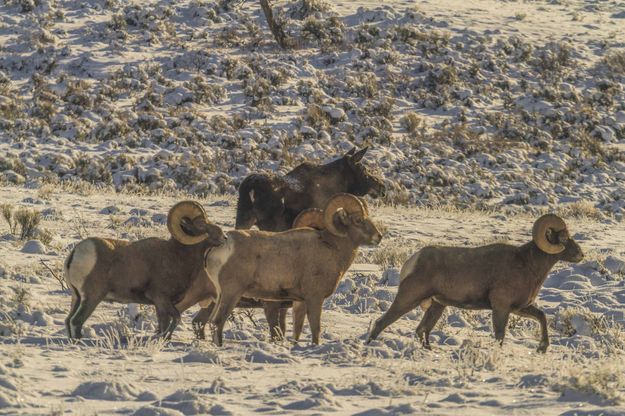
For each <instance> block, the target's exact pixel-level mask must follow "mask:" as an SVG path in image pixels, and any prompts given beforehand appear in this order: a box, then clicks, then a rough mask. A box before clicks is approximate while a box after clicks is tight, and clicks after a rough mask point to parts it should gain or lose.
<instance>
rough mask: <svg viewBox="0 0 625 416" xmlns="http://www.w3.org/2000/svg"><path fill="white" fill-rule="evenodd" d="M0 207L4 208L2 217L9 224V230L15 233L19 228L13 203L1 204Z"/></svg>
mask: <svg viewBox="0 0 625 416" xmlns="http://www.w3.org/2000/svg"><path fill="white" fill-rule="evenodd" d="M0 208H1V209H2V217H3V218H4V220H5V221H6V222H7V224H9V231H10V232H11V234H15V231H16V230H17V221H16V220H15V218H14V216H13V205H11V204H2V205H0Z"/></svg>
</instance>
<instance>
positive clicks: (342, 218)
mask: <svg viewBox="0 0 625 416" xmlns="http://www.w3.org/2000/svg"><path fill="white" fill-rule="evenodd" d="M334 219H335V222H338V223H339V224H341V225H345V226H347V225H349V214H348V213H347V211H345V210H344V209H339V210H338V211H337V212H336V214H335V215H334Z"/></svg>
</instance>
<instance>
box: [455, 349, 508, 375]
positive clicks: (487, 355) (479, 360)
mask: <svg viewBox="0 0 625 416" xmlns="http://www.w3.org/2000/svg"><path fill="white" fill-rule="evenodd" d="M490 344H491V345H490V346H489V345H483V344H482V342H481V341H471V340H465V341H464V342H463V343H462V345H461V346H460V347H459V348H458V349H457V350H456V351H455V352H454V353H453V355H452V361H453V363H454V364H455V368H456V371H457V372H458V375H459V376H460V377H473V375H474V374H475V372H476V371H482V370H486V371H493V370H495V369H497V367H498V366H499V365H500V364H501V362H502V361H503V354H502V352H501V348H499V346H498V345H496V343H495V342H491V343H490Z"/></svg>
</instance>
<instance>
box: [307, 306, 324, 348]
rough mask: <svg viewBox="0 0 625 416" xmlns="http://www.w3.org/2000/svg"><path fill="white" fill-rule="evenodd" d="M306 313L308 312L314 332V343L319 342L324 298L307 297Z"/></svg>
mask: <svg viewBox="0 0 625 416" xmlns="http://www.w3.org/2000/svg"><path fill="white" fill-rule="evenodd" d="M305 302H306V313H307V314H308V325H310V332H311V334H312V343H313V344H315V345H318V344H319V336H320V334H321V309H322V305H323V299H316V298H313V299H306V300H305Z"/></svg>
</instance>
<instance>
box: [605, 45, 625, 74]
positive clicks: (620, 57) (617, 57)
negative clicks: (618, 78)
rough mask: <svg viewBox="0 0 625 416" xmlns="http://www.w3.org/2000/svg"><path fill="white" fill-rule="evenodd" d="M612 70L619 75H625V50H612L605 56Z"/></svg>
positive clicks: (606, 62)
mask: <svg viewBox="0 0 625 416" xmlns="http://www.w3.org/2000/svg"><path fill="white" fill-rule="evenodd" d="M603 62H604V63H605V64H606V65H607V66H608V68H609V69H610V71H612V72H613V73H614V74H617V75H625V51H617V52H611V53H609V54H607V55H606V56H605V58H603Z"/></svg>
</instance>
